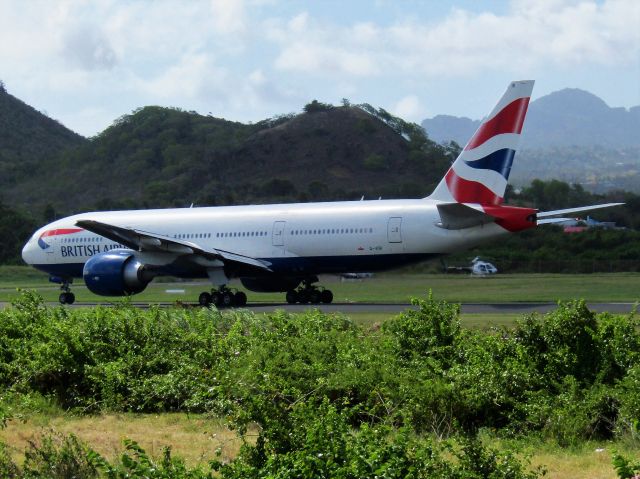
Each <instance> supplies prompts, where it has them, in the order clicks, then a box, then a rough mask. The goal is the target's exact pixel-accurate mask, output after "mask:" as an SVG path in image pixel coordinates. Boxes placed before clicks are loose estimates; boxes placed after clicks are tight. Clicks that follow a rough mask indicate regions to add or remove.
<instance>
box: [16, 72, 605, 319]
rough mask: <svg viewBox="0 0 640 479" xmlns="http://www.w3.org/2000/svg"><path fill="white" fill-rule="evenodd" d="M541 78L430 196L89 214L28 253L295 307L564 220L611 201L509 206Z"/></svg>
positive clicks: (92, 284) (137, 281)
mask: <svg viewBox="0 0 640 479" xmlns="http://www.w3.org/2000/svg"><path fill="white" fill-rule="evenodd" d="M532 89H533V81H514V82H511V83H509V85H508V87H507V91H506V92H505V93H504V95H503V96H502V98H501V99H500V101H499V102H498V104H497V105H496V106H495V108H494V109H493V110H492V111H491V113H490V114H489V116H488V117H486V118H485V120H484V121H483V122H482V123H481V125H480V127H479V128H478V130H477V131H476V133H475V134H474V135H473V137H472V138H471V140H469V142H468V143H467V145H466V146H465V147H464V150H463V151H462V152H461V153H460V155H459V156H458V158H457V159H456V161H455V162H454V163H453V164H452V166H451V167H450V168H449V170H448V171H447V173H446V175H445V176H444V178H443V179H442V180H441V182H440V183H439V185H438V186H437V187H436V189H435V190H434V191H433V193H432V194H431V195H430V196H428V197H427V198H423V199H407V200H374V201H343V202H331V203H302V204H277V205H251V206H230V207H208V208H183V209H156V210H138V211H107V212H92V213H82V214H77V215H73V216H69V217H67V218H63V219H60V220H57V221H54V222H52V223H50V224H48V225H46V226H44V227H42V228H40V229H39V230H38V231H36V232H35V234H34V235H33V236H32V237H31V239H29V241H28V242H27V243H26V245H25V246H24V248H23V251H22V257H23V259H24V261H25V262H26V263H28V264H30V265H33V266H34V267H36V268H38V269H40V270H42V271H44V272H46V273H48V274H49V275H50V280H51V281H54V282H57V283H60V285H61V294H60V302H61V303H63V304H64V303H68V304H71V303H73V302H74V300H75V297H74V295H73V293H72V292H71V291H70V284H71V283H72V280H73V278H77V277H82V278H84V282H85V284H86V286H87V288H89V290H91V291H92V292H94V293H96V294H98V295H103V296H124V295H131V294H136V293H139V292H141V291H143V290H144V289H145V288H146V287H147V285H148V284H149V283H150V282H151V281H152V280H153V278H155V277H157V276H160V275H171V276H177V277H185V278H209V280H210V281H211V283H212V285H213V287H212V288H211V290H207V291H203V292H202V293H201V294H200V296H199V298H198V300H199V302H200V304H203V305H208V304H211V303H214V304H216V305H218V306H232V305H244V304H245V303H246V300H247V297H246V295H245V293H243V292H236V293H234V292H233V291H232V290H231V289H229V287H228V284H229V281H230V280H231V279H233V278H239V279H240V280H241V282H242V284H243V285H244V286H245V287H246V288H247V289H249V290H251V291H257V292H283V293H286V300H287V301H288V302H289V303H296V302H301V303H306V302H310V303H319V302H323V303H330V302H331V301H332V300H333V295H332V293H331V291H329V290H327V289H323V288H320V287H318V286H316V283H317V282H318V275H320V274H325V273H333V274H341V273H347V272H359V271H368V272H373V271H380V270H385V269H390V268H394V267H399V266H402V265H406V264H410V263H415V262H418V261H423V260H426V259H429V258H433V257H437V256H440V255H444V254H447V253H451V252H454V251H459V250H463V249H466V248H470V247H473V246H476V245H477V244H479V243H481V242H484V241H490V240H492V239H494V238H497V237H499V236H501V235H503V234H506V233H513V232H517V231H521V230H524V229H527V228H533V227H535V226H536V225H539V224H544V223H552V222H554V221H556V219H555V218H554V216H557V215H563V214H569V213H574V212H578V211H587V210H591V209H595V208H601V207H605V206H612V205H613V204H608V205H595V206H587V207H582V208H571V209H567V210H560V211H550V212H544V213H543V212H538V211H537V210H536V209H533V208H519V207H513V206H505V205H504V204H503V197H504V192H505V189H506V186H507V180H508V178H509V172H510V171H511V165H512V162H513V158H514V155H515V152H516V149H517V147H518V143H519V140H520V135H521V131H522V126H523V123H524V119H525V115H526V112H527V107H528V104H529V99H530V96H531V91H532Z"/></svg>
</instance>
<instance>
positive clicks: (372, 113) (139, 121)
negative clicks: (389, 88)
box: [4, 101, 456, 214]
mask: <svg viewBox="0 0 640 479" xmlns="http://www.w3.org/2000/svg"><path fill="white" fill-rule="evenodd" d="M364 109H366V110H368V112H366V111H364ZM78 143H80V144H79V145H78V146H77V147H76V148H74V149H71V150H66V151H64V152H62V153H61V154H60V155H58V156H57V157H56V158H55V162H54V163H55V164H53V163H52V162H43V164H45V163H46V164H47V167H46V168H33V169H32V173H33V174H32V175H31V177H30V178H29V179H27V180H25V181H17V182H15V183H14V184H13V185H12V186H11V187H10V188H6V189H5V191H4V199H5V202H7V203H9V204H14V205H30V206H32V207H34V208H35V209H36V210H41V209H42V208H43V207H44V206H45V205H46V204H51V205H53V207H54V208H55V210H56V212H57V213H58V214H66V213H71V212H74V211H81V210H87V209H93V208H97V209H112V208H127V207H163V206H188V205H189V204H191V203H195V204H196V205H223V204H243V203H245V204H246V203H267V202H274V201H305V200H308V199H309V200H310V199H314V200H323V199H326V200H334V199H359V198H360V197H361V196H363V195H365V196H366V197H368V198H371V197H376V198H377V197H378V196H380V195H382V196H383V197H385V198H389V197H398V196H404V197H421V196H426V195H427V194H429V193H430V191H431V190H432V189H433V187H434V186H435V184H436V183H437V181H439V179H440V178H441V176H442V174H443V173H444V171H445V170H446V168H447V166H448V165H449V164H450V162H451V161H452V160H453V158H454V157H455V154H456V151H451V150H449V149H448V148H447V147H443V146H439V145H437V144H435V143H433V142H431V141H430V140H428V139H427V138H426V137H425V135H424V133H423V132H422V130H421V129H419V128H418V127H417V126H416V125H412V124H409V123H406V122H404V121H403V120H401V119H399V118H395V117H393V116H391V115H389V114H388V113H387V112H385V111H384V110H376V109H374V108H372V107H371V106H369V105H361V106H359V107H355V106H350V105H348V104H346V105H344V106H341V107H333V106H331V105H325V104H322V103H318V102H315V101H314V102H312V103H310V104H308V105H307V106H306V107H305V112H304V113H301V114H299V115H288V116H283V117H277V118H273V119H268V120H264V121H262V122H259V123H256V124H242V123H236V122H231V121H227V120H223V119H218V118H213V117H210V116H202V115H199V114H196V113H194V112H186V111H182V110H179V109H170V108H161V107H154V106H150V107H145V108H142V109H139V110H136V111H134V112H133V113H132V114H130V115H125V116H124V117H122V118H120V119H118V120H117V121H116V122H115V123H114V124H113V125H112V126H111V127H109V128H108V129H106V130H105V131H104V132H102V133H101V134H99V135H98V136H97V137H95V138H93V139H91V140H90V141H84V142H82V141H79V142H78ZM38 159H39V158H38V157H36V158H31V159H30V161H38Z"/></svg>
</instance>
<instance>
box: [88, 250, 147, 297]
mask: <svg viewBox="0 0 640 479" xmlns="http://www.w3.org/2000/svg"><path fill="white" fill-rule="evenodd" d="M82 276H83V277H84V282H85V284H86V285H87V288H89V290H90V291H91V292H93V293H95V294H99V295H100V296H127V295H130V294H137V293H140V292H141V291H143V290H144V289H145V288H146V287H147V285H148V284H149V282H150V281H151V280H152V279H153V276H154V275H153V274H152V273H151V272H149V271H146V270H145V266H144V265H143V264H142V263H141V262H140V261H139V260H138V258H136V256H135V254H134V253H133V252H131V251H115V250H114V251H106V252H104V253H100V254H97V255H95V256H93V257H92V258H90V259H89V261H87V262H86V263H85V264H84V269H83V270H82Z"/></svg>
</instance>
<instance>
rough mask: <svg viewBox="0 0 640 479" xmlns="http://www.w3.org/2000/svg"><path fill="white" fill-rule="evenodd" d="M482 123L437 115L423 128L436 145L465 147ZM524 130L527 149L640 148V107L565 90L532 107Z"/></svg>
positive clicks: (424, 122)
mask: <svg viewBox="0 0 640 479" xmlns="http://www.w3.org/2000/svg"><path fill="white" fill-rule="evenodd" d="M480 121H481V120H472V119H470V118H468V117H456V116H452V115H436V116H435V117H433V118H427V119H425V120H423V121H422V123H421V126H422V127H423V128H424V129H425V130H426V131H427V134H428V135H429V138H431V139H432V140H434V141H436V142H446V141H455V142H457V143H458V144H460V145H461V146H464V143H465V142H466V141H467V140H468V139H469V138H471V135H473V133H474V131H475V130H476V129H477V128H478V126H479V125H480ZM524 129H525V131H526V134H525V135H524V136H523V139H522V144H521V146H522V148H523V149H534V148H536V149H537V148H548V147H571V146H581V147H585V146H605V147H609V148H620V147H640V106H633V107H631V108H629V109H626V108H622V107H615V108H612V107H609V106H608V105H607V104H606V103H605V101H604V100H602V99H601V98H599V97H598V96H596V95H594V94H593V93H590V92H588V91H585V90H581V89H579V88H564V89H562V90H558V91H555V92H552V93H550V94H548V95H545V96H543V97H540V98H538V99H536V100H534V101H532V102H531V103H530V105H529V111H528V114H527V119H526V121H525V125H524Z"/></svg>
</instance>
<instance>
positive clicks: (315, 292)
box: [286, 282, 333, 304]
mask: <svg viewBox="0 0 640 479" xmlns="http://www.w3.org/2000/svg"><path fill="white" fill-rule="evenodd" d="M286 299H287V303H289V304H296V303H300V304H306V303H311V304H320V303H324V304H330V303H331V302H332V301H333V293H332V292H331V291H330V290H328V289H325V288H323V287H322V286H315V285H313V284H311V283H307V282H304V283H303V284H302V286H300V287H299V288H298V289H292V290H290V291H287V296H286Z"/></svg>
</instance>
